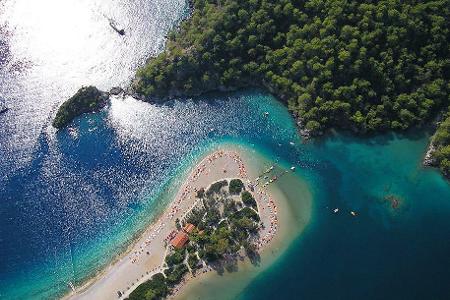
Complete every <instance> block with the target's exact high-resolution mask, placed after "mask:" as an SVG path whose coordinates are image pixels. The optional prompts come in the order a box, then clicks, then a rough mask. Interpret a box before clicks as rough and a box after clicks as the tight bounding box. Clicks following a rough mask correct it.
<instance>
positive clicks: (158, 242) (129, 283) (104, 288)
mask: <svg viewBox="0 0 450 300" xmlns="http://www.w3.org/2000/svg"><path fill="white" fill-rule="evenodd" d="M238 148H239V147H236V146H230V145H223V146H222V147H221V149H223V150H214V149H212V150H209V151H207V152H206V153H204V154H203V155H202V156H200V157H199V158H198V159H197V160H196V163H195V164H193V166H194V167H193V168H192V167H191V168H190V169H188V170H189V171H188V172H186V174H188V176H187V177H186V180H184V181H183V182H182V183H181V185H180V187H179V189H178V191H177V192H176V196H175V198H174V200H172V201H171V202H169V204H168V205H167V208H166V209H164V210H162V211H161V213H160V214H159V215H158V217H157V218H156V219H155V221H153V222H151V223H150V224H149V225H148V226H147V227H146V229H145V230H143V233H142V234H140V235H139V237H137V238H136V240H135V241H134V242H133V243H131V244H130V246H128V247H127V250H126V251H124V252H123V253H122V254H121V255H118V256H117V259H116V260H114V261H113V262H112V263H110V264H109V265H108V266H107V267H106V268H105V269H103V270H102V271H100V272H98V273H97V274H96V275H95V276H94V277H93V278H91V279H89V280H88V281H87V282H86V283H85V284H83V285H82V286H81V287H79V288H77V289H76V294H73V292H69V293H68V294H66V295H65V296H64V297H63V299H69V298H70V299H84V298H90V299H92V298H102V299H117V298H118V292H119V291H120V292H121V294H122V297H121V299H123V298H125V297H126V296H127V295H128V294H129V293H130V292H131V291H132V290H134V288H136V287H137V286H138V285H139V284H141V283H143V282H145V281H146V280H148V279H150V277H151V276H152V275H153V274H154V273H157V272H160V271H161V270H162V269H161V266H162V263H163V260H164V257H165V247H164V245H163V242H164V240H165V239H163V238H164V237H165V236H167V233H168V232H170V230H169V229H170V228H169V227H171V226H166V225H167V224H166V223H169V222H170V221H172V220H175V216H178V215H179V214H180V212H183V213H186V209H184V210H182V208H181V206H183V205H184V206H186V204H187V207H188V208H189V207H191V206H192V205H191V204H192V203H189V202H190V201H189V200H192V198H194V197H192V195H191V194H192V192H193V190H194V189H195V187H194V183H195V184H197V185H202V186H204V185H205V183H207V185H209V184H211V183H212V182H215V181H216V180H214V179H223V178H225V177H226V178H231V177H239V178H242V179H245V180H246V179H247V178H248V176H247V174H246V170H245V167H249V166H248V165H245V167H243V168H241V166H240V163H239V162H238V161H239V159H240V155H242V154H244V155H242V157H245V158H246V159H247V155H246V154H247V153H246V152H247V151H246V150H247V149H245V150H243V149H240V148H239V149H238ZM220 153H221V155H219V158H217V159H218V160H219V163H220V160H224V163H225V166H226V168H230V173H232V172H235V173H236V175H238V176H230V174H229V173H227V174H223V173H221V172H217V170H213V168H212V165H211V166H210V168H209V169H208V168H207V167H206V165H207V164H211V161H208V160H209V159H210V158H211V156H217V155H218V154H220ZM233 155H235V156H233ZM223 157H228V158H226V159H225V158H223ZM230 158H232V159H231V160H230ZM231 161H234V162H235V163H236V166H231V165H230V166H227V164H228V163H230V162H231ZM212 164H213V163H212ZM208 166H209V165H208ZM219 167H220V168H222V166H221V165H220V166H219ZM248 169H250V170H251V169H252V168H250V167H249V168H248ZM231 170H232V171H231ZM214 171H215V173H214ZM203 172H205V173H206V176H207V178H206V179H207V180H208V182H205V178H203V177H204V176H203V175H202V174H203ZM210 172H211V173H214V174H210V175H209V176H208V174H209V173H210ZM255 172H257V171H255V170H251V173H252V175H254V174H255ZM233 175H234V174H233ZM210 177H213V178H210ZM196 180H198V182H196ZM259 198H260V197H258V199H259ZM272 198H273V197H272ZM194 199H195V198H194ZM257 201H258V200H257ZM275 201H276V199H275ZM182 202H183V203H182ZM259 205H260V204H259V202H258V206H259ZM275 210H276V209H275ZM275 214H276V212H275ZM275 236H277V235H275ZM146 237H148V238H146ZM153 240H154V243H153V244H152V242H153ZM166 242H167V241H166ZM272 243H273V242H271V243H270V244H272ZM260 251H261V252H264V249H261V250H260ZM124 274H126V276H125V275H124ZM189 283H190V281H188V283H187V284H188V285H189ZM170 297H171V298H172V296H170Z"/></svg>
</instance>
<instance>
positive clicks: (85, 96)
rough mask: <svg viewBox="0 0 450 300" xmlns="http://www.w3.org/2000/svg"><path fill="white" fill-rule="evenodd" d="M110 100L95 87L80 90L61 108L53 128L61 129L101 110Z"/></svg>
mask: <svg viewBox="0 0 450 300" xmlns="http://www.w3.org/2000/svg"><path fill="white" fill-rule="evenodd" d="M108 98H109V95H108V94H107V93H104V92H102V91H100V90H98V89H97V88H96V87H94V86H88V87H82V88H80V89H79V90H78V91H77V92H76V94H75V95H73V96H72V97H70V98H69V99H68V100H67V101H65V102H64V103H63V104H62V105H61V106H60V107H59V109H58V112H57V113H56V116H55V119H54V120H53V124H52V125H53V127H55V128H57V129H61V128H63V127H64V126H66V125H67V124H69V123H70V122H71V121H72V120H73V119H74V118H76V117H78V116H80V115H81V114H83V113H87V112H92V111H95V110H98V109H100V108H101V107H103V106H104V105H105V104H106V102H107V100H108Z"/></svg>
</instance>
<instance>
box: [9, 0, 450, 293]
mask: <svg viewBox="0 0 450 300" xmlns="http://www.w3.org/2000/svg"><path fill="white" fill-rule="evenodd" d="M56 3H63V4H64V5H62V4H61V5H56ZM186 8H187V6H186V3H185V1H135V2H133V3H131V2H127V1H117V2H114V3H112V2H110V1H101V0H95V1H75V0H65V1H61V2H57V1H51V0H42V1H36V4H34V1H33V2H30V1H26V0H6V1H4V2H2V3H0V38H1V40H0V50H1V53H0V98H1V99H4V100H2V101H4V102H6V105H7V106H8V107H9V108H10V110H9V111H8V112H7V113H5V114H2V115H0V123H1V126H0V298H2V299H53V298H55V297H57V296H60V295H62V294H63V293H65V292H67V291H68V290H69V288H68V283H69V282H72V283H74V284H75V285H76V286H78V285H80V284H81V283H82V282H83V281H84V280H85V279H86V278H87V277H89V276H91V275H93V274H94V273H95V272H96V271H97V270H98V269H101V268H102V267H104V266H105V265H106V264H108V263H109V262H110V261H111V260H112V259H113V258H114V257H116V255H118V254H119V253H120V252H121V251H123V250H124V249H125V247H126V246H127V245H128V244H129V243H130V242H131V241H132V239H133V238H134V237H135V236H136V234H138V233H139V231H140V230H141V229H142V228H144V227H145V225H147V224H148V223H149V222H151V220H152V219H153V218H154V216H155V215H156V214H157V213H158V212H159V211H161V209H163V208H164V206H165V204H166V203H167V201H169V200H170V198H171V195H172V194H173V193H174V192H175V191H176V188H177V186H178V184H179V183H180V181H181V180H182V178H183V175H184V174H185V173H186V172H187V171H188V169H189V167H190V166H191V165H192V164H193V163H194V162H195V161H196V160H197V159H198V157H199V156H201V155H202V154H203V153H204V152H205V151H208V150H209V149H212V148H216V147H219V146H220V145H221V144H222V143H238V144H245V145H246V146H248V147H252V148H254V149H255V150H257V151H258V152H261V153H264V155H267V156H269V157H268V158H269V159H271V160H280V161H283V162H286V163H288V164H292V165H296V166H297V167H298V168H297V170H298V173H299V175H301V176H302V177H303V178H304V179H305V180H306V182H307V183H308V185H309V186H310V189H311V190H312V191H313V195H314V199H313V211H312V214H313V215H312V218H311V223H310V224H309V225H308V226H307V228H306V230H305V231H304V232H303V234H302V235H301V236H299V237H297V238H296V239H295V241H294V242H293V244H292V245H291V247H290V248H289V250H288V251H287V252H286V253H285V254H284V255H283V256H282V257H281V258H280V259H279V261H277V262H276V263H275V264H274V265H273V267H271V268H270V269H269V270H268V271H266V272H264V273H262V274H261V275H260V276H258V277H257V279H256V280H255V281H254V282H253V283H252V284H251V285H249V286H248V287H247V288H246V289H245V290H244V291H243V292H242V293H241V294H240V295H239V297H240V298H242V299H329V298H333V299H336V298H337V299H361V298H363V299H370V298H373V299H447V298H448V295H450V285H449V284H448V279H449V278H450V258H449V256H448V253H450V185H449V183H448V182H446V181H445V180H444V179H443V178H442V177H441V176H440V174H439V173H438V172H437V171H435V170H431V169H423V168H422V167H421V164H420V160H421V158H422V155H423V154H424V151H425V148H426V145H427V140H428V136H427V134H426V133H422V132H420V131H419V132H418V133H417V134H416V135H407V136H396V135H393V134H388V135H383V136H377V137H373V138H366V139H361V138H355V137H350V136H346V135H334V136H329V137H327V138H325V139H323V140H318V141H313V142H308V143H303V142H302V141H301V139H300V138H299V136H298V135H297V130H296V128H295V125H294V122H293V120H292V118H291V117H290V115H289V113H288V112H287V110H286V108H285V107H284V106H283V105H281V104H280V103H279V102H277V101H276V100H275V99H273V98H272V97H271V96H270V95H268V94H265V93H263V92H261V91H255V90H251V91H242V92H239V93H233V94H226V95H218V94H210V95H207V96H204V97H201V98H200V99H196V100H190V99H178V100H175V101H172V102H169V103H167V104H166V105H150V104H148V103H143V102H140V101H136V100H134V99H131V98H127V99H120V98H114V99H112V101H111V105H110V106H108V107H106V108H105V109H103V110H102V111H101V112H98V113H95V114H88V115H85V116H83V117H81V118H78V119H76V120H75V122H74V123H73V124H72V125H71V127H70V128H68V129H65V130H62V131H61V132H59V133H56V132H55V130H54V129H52V128H51V126H50V123H51V118H52V116H53V115H54V113H55V109H56V107H57V106H58V104H59V103H61V101H63V100H64V99H65V98H67V97H68V96H70V95H71V94H72V93H73V92H74V91H76V89H77V88H78V87H79V86H81V85H83V84H96V85H98V86H99V87H100V88H102V89H107V88H110V87H111V86H113V85H122V86H123V85H126V84H127V83H128V82H129V80H130V79H131V77H132V76H133V74H134V72H135V70H136V68H137V66H139V65H140V64H142V62H143V61H144V60H145V58H146V57H147V55H148V53H156V52H158V51H160V50H161V49H162V46H163V44H164V35H165V34H166V32H167V30H168V29H169V28H171V27H172V26H173V25H174V24H176V23H177V22H178V21H179V20H180V18H182V17H183V16H185V15H186V13H187V11H186ZM45 14H48V15H47V18H46V17H45ZM104 15H108V16H113V17H114V18H115V19H116V20H117V21H118V22H119V23H121V24H123V25H124V26H125V27H126V32H127V34H126V36H125V37H124V38H123V39H122V38H120V37H118V36H117V35H116V34H115V33H114V32H113V31H110V28H109V27H108V23H107V22H106V23H105V18H104ZM39 16H40V17H39ZM58 24H60V26H58ZM105 24H106V25H105ZM264 112H269V116H268V117H265V116H264ZM392 197H395V199H398V200H399V204H398V207H396V208H393V207H392V203H391V202H390V201H389V200H387V199H392ZM334 208H339V209H340V211H339V213H338V214H333V213H332V209H334ZM350 210H353V211H355V212H357V216H356V217H352V216H351V215H350V213H349V212H350Z"/></svg>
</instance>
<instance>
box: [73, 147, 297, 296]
mask: <svg viewBox="0 0 450 300" xmlns="http://www.w3.org/2000/svg"><path fill="white" fill-rule="evenodd" d="M278 172H279V171H278ZM289 172H292V171H291V170H284V171H283V172H282V174H278V173H277V174H275V171H274V169H273V168H267V170H266V172H264V173H263V174H260V175H261V176H257V177H256V178H252V177H251V176H255V173H254V171H252V173H251V174H252V175H250V174H249V172H248V166H247V165H245V164H244V161H243V159H242V158H241V156H240V154H239V152H237V151H235V150H217V151H215V152H213V153H211V154H209V155H207V156H206V157H205V158H204V159H203V160H202V161H200V162H199V163H198V165H197V166H196V167H194V168H193V171H192V172H191V174H190V175H189V176H188V178H187V179H186V181H185V182H184V183H183V184H182V186H181V188H180V190H179V192H178V193H177V195H176V198H175V199H174V200H173V202H172V203H171V204H170V205H169V207H168V209H167V210H166V211H165V212H164V213H163V214H162V215H161V216H160V217H159V219H158V220H157V221H156V222H155V223H154V224H152V225H151V226H150V227H149V228H148V229H147V230H146V231H145V232H144V234H143V235H142V237H141V238H140V239H139V240H138V241H137V242H136V243H135V245H134V246H133V247H132V249H131V250H130V251H129V252H128V253H127V254H126V255H125V256H124V257H122V258H121V259H120V260H119V261H117V262H116V263H114V264H113V265H111V266H110V267H109V268H108V270H106V272H105V273H103V274H101V275H99V276H98V277H97V278H94V279H93V280H92V281H91V282H89V283H88V284H87V285H86V286H84V287H81V288H79V289H77V290H76V292H75V293H74V294H73V295H71V298H73V299H117V297H119V298H120V299H125V298H128V299H160V298H164V297H166V296H170V297H174V296H176V295H177V293H178V292H179V291H180V290H182V288H183V286H184V284H185V283H186V282H189V281H188V278H194V277H196V278H198V277H200V276H204V275H206V274H208V273H209V272H211V271H214V270H215V271H217V272H223V271H227V270H228V271H234V270H236V269H237V264H238V262H240V261H242V260H243V259H247V260H248V261H249V262H250V263H252V262H253V263H257V262H258V261H259V257H260V256H259V255H260V253H262V252H263V251H264V250H265V249H266V248H268V246H270V244H271V241H272V239H273V237H274V235H275V234H276V233H277V231H278V208H277V204H276V200H275V199H273V198H272V197H271V195H270V194H269V193H268V190H267V187H268V185H271V184H272V183H273V182H275V181H277V180H281V177H282V176H283V175H284V174H287V173H289ZM265 178H266V179H265ZM263 181H267V182H263Z"/></svg>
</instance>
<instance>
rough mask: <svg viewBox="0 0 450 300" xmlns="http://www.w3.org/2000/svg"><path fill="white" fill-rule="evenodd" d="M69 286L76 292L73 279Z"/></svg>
mask: <svg viewBox="0 0 450 300" xmlns="http://www.w3.org/2000/svg"><path fill="white" fill-rule="evenodd" d="M68 285H69V287H70V288H71V289H72V291H74V292H75V286H74V285H73V283H72V282H71V281H69V284H68Z"/></svg>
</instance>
